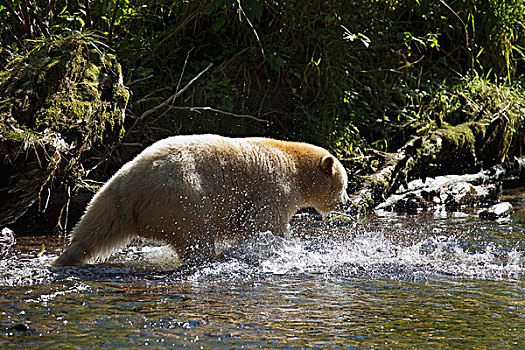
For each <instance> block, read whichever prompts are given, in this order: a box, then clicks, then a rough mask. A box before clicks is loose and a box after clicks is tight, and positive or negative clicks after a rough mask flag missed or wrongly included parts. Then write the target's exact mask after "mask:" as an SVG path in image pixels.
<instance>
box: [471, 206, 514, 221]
mask: <svg viewBox="0 0 525 350" xmlns="http://www.w3.org/2000/svg"><path fill="white" fill-rule="evenodd" d="M512 210H513V207H512V204H510V203H509V202H501V203H498V204H494V205H493V206H491V207H490V208H488V209H487V210H483V211H481V212H480V213H479V217H480V218H483V219H489V220H496V219H500V218H503V217H506V216H509V215H510V214H511V213H512Z"/></svg>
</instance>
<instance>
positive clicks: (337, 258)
mask: <svg viewBox="0 0 525 350" xmlns="http://www.w3.org/2000/svg"><path fill="white" fill-rule="evenodd" d="M65 244H66V242H65V239H64V238H59V237H50V236H43V237H30V238H24V237H19V238H18V240H17V245H16V246H15V249H14V251H13V252H12V253H11V254H10V255H8V256H7V257H4V259H3V260H2V261H1V262H0V348H2V349H6V348H31V349H39V348H41V349H44V348H45V349H49V348H60V349H64V348H138V347H143V348H170V347H171V348H177V349H178V348H188V349H241V348H245V349H302V348H319V349H354V348H356V349H363V348H396V349H409V348H417V349H436V348H453V349H460V348H468V349H471V348H496V349H523V348H525V220H524V219H523V211H521V214H519V215H517V216H515V217H514V218H513V219H511V220H507V221H503V222H490V221H482V220H480V219H479V218H477V215H475V213H455V214H447V213H439V212H438V213H432V214H420V215H415V216H396V215H378V216H373V217H368V218H364V219H360V220H358V221H355V222H354V221H349V220H346V219H345V218H336V219H333V220H330V221H329V222H326V221H322V220H318V219H313V218H312V216H311V215H305V216H303V217H298V218H296V219H295V220H294V223H293V232H292V235H291V237H288V238H279V237H275V236H273V235H272V234H270V233H261V234H260V235H258V236H257V237H254V238H253V239H251V240H250V241H248V242H244V243H242V244H240V245H237V246H235V247H233V248H231V249H229V250H227V252H226V253H224V254H223V255H222V256H221V257H220V258H218V259H217V260H216V261H214V262H212V263H210V264H207V265H206V266H200V267H197V268H191V269H190V268H188V269H181V268H179V269H176V266H175V263H174V260H176V257H175V256H174V254H173V253H172V252H171V250H170V249H169V248H167V247H165V246H162V245H159V244H153V243H149V242H139V243H137V244H135V245H133V246H131V247H128V248H126V249H124V250H123V251H121V252H120V253H119V254H118V255H116V257H115V259H113V260H112V261H111V262H110V263H106V264H100V265H91V266H83V267H74V268H52V267H50V266H49V263H50V262H51V261H52V260H53V259H54V258H55V257H56V256H57V254H58V252H59V251H61V250H62V249H63V248H64V246H65ZM225 244H226V243H225Z"/></svg>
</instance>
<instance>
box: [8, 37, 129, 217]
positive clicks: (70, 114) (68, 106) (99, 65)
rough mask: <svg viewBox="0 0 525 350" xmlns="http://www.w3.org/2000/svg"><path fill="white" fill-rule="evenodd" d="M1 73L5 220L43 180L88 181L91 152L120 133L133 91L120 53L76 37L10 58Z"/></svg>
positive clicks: (56, 184)
mask: <svg viewBox="0 0 525 350" xmlns="http://www.w3.org/2000/svg"><path fill="white" fill-rule="evenodd" d="M0 77H2V78H1V81H0V95H1V96H4V99H3V100H2V101H0V132H1V134H0V154H1V155H2V156H3V164H2V165H1V168H2V170H1V171H0V182H1V183H2V184H6V185H4V186H2V187H1V188H0V213H1V214H0V225H1V224H4V223H7V222H10V221H13V220H16V218H17V217H18V216H19V215H20V214H21V213H23V212H24V211H25V210H26V209H27V208H28V206H30V205H31V204H32V203H33V202H34V201H36V200H37V199H38V198H39V194H40V192H41V191H42V189H43V188H44V187H46V186H47V187H48V188H49V189H58V188H62V187H63V186H65V185H66V184H68V185H69V186H74V185H75V184H78V183H81V182H82V181H83V176H84V170H83V169H84V168H83V166H84V165H83V164H82V162H83V161H84V160H85V159H86V158H87V157H88V156H90V153H89V152H93V151H94V150H95V149H96V148H97V146H98V145H102V144H105V145H107V144H111V143H113V142H116V141H118V140H119V139H120V138H121V137H122V135H123V132H124V128H123V124H124V111H125V108H126V105H127V102H128V99H129V93H128V92H127V90H126V88H125V87H124V86H123V85H122V71H121V68H120V65H119V64H118V62H117V60H116V58H115V57H114V56H112V55H104V54H102V53H100V52H98V51H97V50H94V49H92V48H91V47H90V45H89V43H87V42H84V41H82V40H75V39H71V38H67V39H59V40H54V41H52V42H50V43H47V44H43V45H42V46H40V47H39V48H38V49H35V50H33V51H32V52H31V53H30V54H29V55H28V56H26V57H21V58H19V59H17V60H14V61H12V62H11V63H10V64H9V66H8V67H6V70H5V71H3V72H2V73H1V74H0ZM92 155H93V154H91V156H92Z"/></svg>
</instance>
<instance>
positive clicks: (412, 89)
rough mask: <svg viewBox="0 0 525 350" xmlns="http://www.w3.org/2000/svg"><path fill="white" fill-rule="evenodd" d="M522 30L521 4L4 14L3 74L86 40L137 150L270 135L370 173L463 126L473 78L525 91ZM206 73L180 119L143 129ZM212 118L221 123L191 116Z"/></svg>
mask: <svg viewBox="0 0 525 350" xmlns="http://www.w3.org/2000/svg"><path fill="white" fill-rule="evenodd" d="M524 16H525V5H524V3H523V2H521V1H517V0H487V1H476V0H459V1H454V2H452V1H447V0H438V1H432V0H400V1H393V0H365V1H363V0H351V1H335V0H328V1H323V2H320V1H317V0H303V1H296V0H286V1H268V0H241V1H238V0H213V1H204V0H197V1H180V0H170V1H167V0H141V1H139V0H109V1H102V0H92V1H82V2H80V1H72V2H68V1H63V0H61V1H55V2H46V3H45V4H43V5H40V4H38V5H37V4H36V2H35V1H31V0H28V1H25V2H22V1H19V0H6V1H5V2H3V3H2V5H0V23H1V26H0V39H1V43H2V44H1V48H0V50H1V51H0V63H3V62H7V61H9V60H12V58H13V56H14V55H16V53H23V52H27V51H30V50H32V49H34V48H35V46H38V45H40V46H41V45H44V43H45V42H49V41H52V40H53V38H54V37H57V36H63V35H71V36H76V37H80V38H84V39H83V40H87V41H90V45H92V46H93V47H97V49H98V50H100V51H108V50H110V49H111V50H113V51H114V52H115V53H116V55H117V57H118V58H119V61H120V62H121V63H122V65H123V71H124V76H125V81H126V83H127V84H128V85H129V86H130V88H131V89H132V91H133V93H134V97H133V100H132V104H131V105H130V106H129V109H128V112H129V114H130V116H132V117H134V118H135V119H132V118H128V121H129V122H132V123H133V125H134V126H135V125H136V126H137V127H134V128H131V129H132V132H130V133H129V137H131V138H133V139H134V140H136V141H145V142H150V141H152V140H153V139H157V138H159V137H163V136H166V135H169V134H173V133H178V132H180V133H192V132H219V133H222V134H234V135H249V134H259V135H261V134H262V135H271V136H277V137H282V138H291V139H301V140H306V141H311V142H315V143H318V144H321V145H324V146H327V147H329V148H331V149H332V150H333V151H334V152H335V153H337V154H338V155H339V156H341V157H343V158H350V157H351V158H353V159H355V158H356V157H357V158H360V159H361V158H362V159H365V158H366V153H367V149H368V148H369V147H373V148H376V149H378V150H382V151H393V150H395V149H397V148H399V147H400V146H401V145H403V144H404V143H405V142H406V141H407V140H409V139H410V138H411V137H413V136H414V135H421V134H425V133H428V132H429V131H432V130H434V129H436V128H437V127H440V126H442V125H443V124H444V123H451V124H455V123H457V122H458V121H459V119H461V118H463V117H464V115H461V113H460V112H459V111H458V110H457V108H456V107H457V105H458V103H460V102H458V101H459V99H461V97H460V96H459V95H458V96H456V95H454V94H456V93H459V92H461V93H463V94H467V95H468V94H470V93H471V91H470V90H469V91H466V90H461V91H459V90H458V88H457V86H460V85H461V84H463V85H464V84H472V86H478V85H479V84H478V83H477V80H476V79H478V78H473V77H483V79H481V80H482V81H485V82H486V84H487V86H491V88H496V89H499V88H500V87H501V88H502V86H504V85H506V86H511V85H513V84H515V83H516V82H518V81H520V80H521V79H522V76H523V74H524V48H523V42H524V38H525V25H524V24H525V19H524ZM210 63H213V64H214V65H213V68H212V69H211V70H210V71H208V72H207V73H206V74H205V75H203V76H202V77H200V78H199V79H198V80H196V81H194V82H192V85H191V86H190V87H189V88H188V89H187V90H186V91H185V92H184V93H183V94H181V95H180V96H179V97H178V98H177V99H175V100H174V101H173V104H172V107H173V106H175V107H177V108H169V106H168V107H167V108H165V109H163V110H161V111H159V112H157V113H155V114H153V115H149V116H148V117H147V118H144V119H141V118H140V115H142V114H143V113H144V112H145V111H148V110H150V109H152V108H154V107H156V106H158V105H159V104H160V103H161V102H162V101H164V100H166V99H168V98H169V97H170V96H173V95H174V94H175V93H176V92H178V91H180V89H181V88H182V87H184V86H186V84H188V83H189V82H190V81H191V80H192V79H193V78H195V77H196V76H197V75H198V74H199V73H200V72H202V71H203V70H204V68H206V67H207V66H208V65H209V64H210ZM490 82H492V83H490ZM458 84H459V85H458ZM494 84H495V85H494ZM467 90H468V89H467ZM489 95H490V94H489ZM501 103H503V104H505V103H506V102H505V101H501ZM204 106H210V107H213V110H211V111H210V110H208V111H206V110H204V111H203V110H199V112H196V109H194V108H193V107H204ZM190 108H193V109H191V110H190ZM221 110H222V111H224V112H227V113H220V111H221ZM217 111H219V112H217ZM238 115H252V116H255V117H257V118H258V119H261V120H267V121H268V122H267V123H261V122H260V121H256V120H254V119H249V118H242V119H241V118H239V117H238ZM458 118H459V119H458ZM455 119H458V120H455ZM128 128H129V126H128Z"/></svg>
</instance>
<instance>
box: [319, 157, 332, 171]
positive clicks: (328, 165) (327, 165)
mask: <svg viewBox="0 0 525 350" xmlns="http://www.w3.org/2000/svg"><path fill="white" fill-rule="evenodd" d="M320 165H321V170H322V171H323V172H324V173H325V174H328V175H330V176H333V175H334V174H335V158H334V157H332V156H331V155H327V156H324V157H323V158H322V159H321V164H320Z"/></svg>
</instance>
